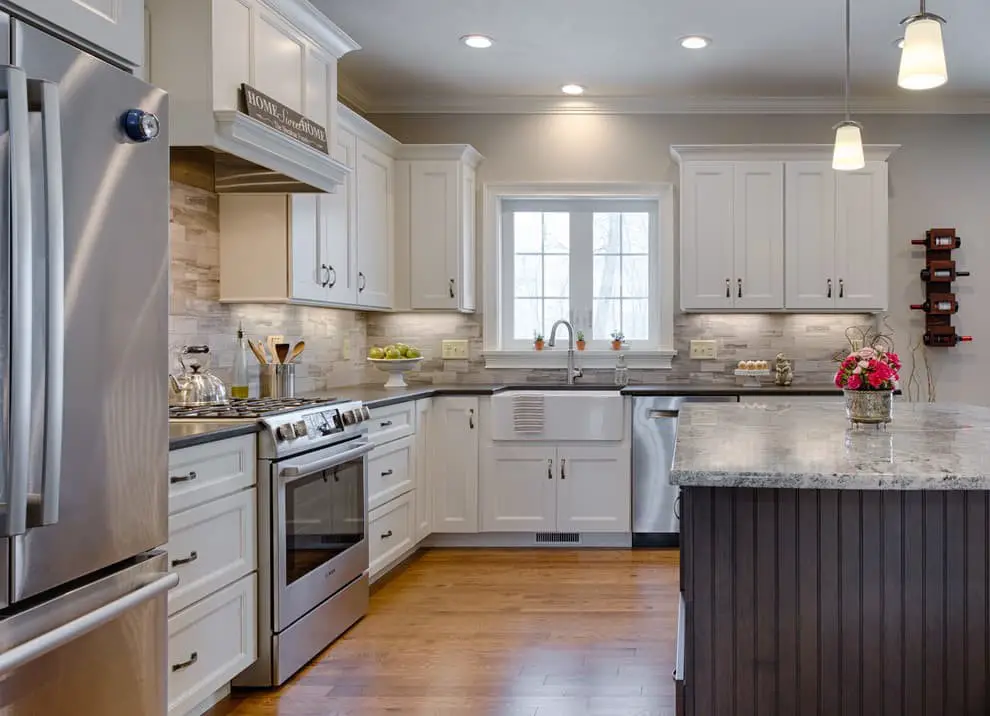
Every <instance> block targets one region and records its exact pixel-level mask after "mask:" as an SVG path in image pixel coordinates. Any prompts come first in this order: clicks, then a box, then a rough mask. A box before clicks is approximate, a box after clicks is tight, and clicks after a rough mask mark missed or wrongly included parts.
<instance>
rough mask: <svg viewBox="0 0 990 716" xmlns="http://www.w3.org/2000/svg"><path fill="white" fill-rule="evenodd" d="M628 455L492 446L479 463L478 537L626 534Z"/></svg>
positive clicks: (611, 450) (623, 449)
mask: <svg viewBox="0 0 990 716" xmlns="http://www.w3.org/2000/svg"><path fill="white" fill-rule="evenodd" d="M629 460H630V451H629V446H628V445H622V446H617V447H562V446H560V447H558V446H553V445H547V446H540V447H534V446H532V445H525V446H514V445H495V446H492V447H488V448H486V449H485V455H484V457H483V459H482V471H481V486H480V492H481V497H480V504H481V530H482V531H484V532H541V531H558V532H628V531H629V530H630V501H631V494H632V489H631V480H630V464H629Z"/></svg>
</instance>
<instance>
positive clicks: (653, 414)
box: [647, 410, 680, 420]
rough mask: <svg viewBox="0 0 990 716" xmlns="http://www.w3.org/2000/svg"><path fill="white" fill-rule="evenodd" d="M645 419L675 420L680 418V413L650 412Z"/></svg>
mask: <svg viewBox="0 0 990 716" xmlns="http://www.w3.org/2000/svg"><path fill="white" fill-rule="evenodd" d="M647 417H648V418H649V419H650V420H661V419H663V418H677V417H680V411H677V410H651V411H650V412H649V413H648V414H647Z"/></svg>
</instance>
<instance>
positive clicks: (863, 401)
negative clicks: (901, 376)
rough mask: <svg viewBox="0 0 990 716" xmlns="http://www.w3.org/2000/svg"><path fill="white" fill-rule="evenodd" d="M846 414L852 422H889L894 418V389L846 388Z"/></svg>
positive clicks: (869, 423) (873, 423)
mask: <svg viewBox="0 0 990 716" xmlns="http://www.w3.org/2000/svg"><path fill="white" fill-rule="evenodd" d="M842 392H843V393H845V396H846V415H847V416H848V418H849V420H850V422H853V423H864V424H867V425H880V424H882V423H889V422H890V421H891V420H892V419H893V415H892V412H893V406H894V391H892V390H844V391H842Z"/></svg>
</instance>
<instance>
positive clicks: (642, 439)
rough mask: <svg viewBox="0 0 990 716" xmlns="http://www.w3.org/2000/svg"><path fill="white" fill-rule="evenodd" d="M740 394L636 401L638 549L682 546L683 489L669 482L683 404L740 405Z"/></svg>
mask: <svg viewBox="0 0 990 716" xmlns="http://www.w3.org/2000/svg"><path fill="white" fill-rule="evenodd" d="M737 402H739V396H738V395H698V396H671V395H667V396H652V397H643V398H633V401H632V405H633V408H632V410H633V434H632V441H633V447H632V449H633V453H632V477H633V487H632V490H633V492H632V524H633V547H677V546H678V545H679V544H680V529H681V526H680V522H681V521H680V515H679V513H678V510H677V498H678V494H679V492H680V489H679V488H678V487H676V486H675V485H671V484H670V470H671V467H672V466H673V463H674V443H675V441H676V439H677V417H678V414H679V412H680V409H681V406H682V405H684V403H737Z"/></svg>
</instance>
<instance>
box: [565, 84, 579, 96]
mask: <svg viewBox="0 0 990 716" xmlns="http://www.w3.org/2000/svg"><path fill="white" fill-rule="evenodd" d="M560 91H561V92H563V93H564V94H574V95H577V94H584V87H582V86H581V85H564V86H563V87H561V88H560Z"/></svg>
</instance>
